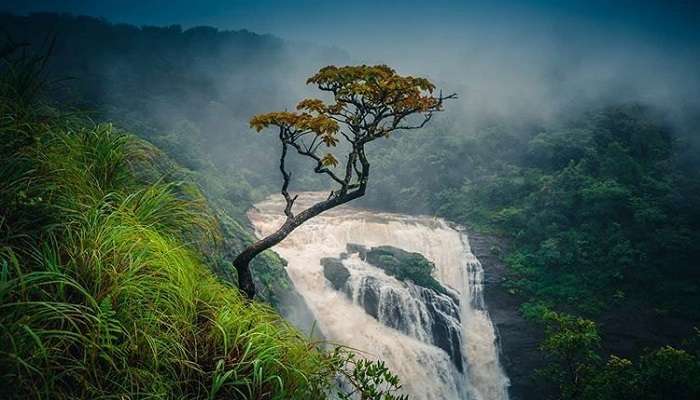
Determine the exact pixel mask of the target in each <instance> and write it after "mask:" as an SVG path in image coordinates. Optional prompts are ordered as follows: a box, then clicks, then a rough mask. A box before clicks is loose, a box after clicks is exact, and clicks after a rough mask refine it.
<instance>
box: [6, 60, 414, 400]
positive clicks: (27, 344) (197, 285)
mask: <svg viewBox="0 0 700 400" xmlns="http://www.w3.org/2000/svg"><path fill="white" fill-rule="evenodd" d="M5 56H6V58H5V59H4V60H3V65H2V66H1V67H0V68H1V69H0V137H2V141H1V143H2V146H1V147H0V182H1V185H0V211H1V212H0V309H1V310H2V312H1V313H0V382H1V385H0V394H1V395H2V396H1V397H3V398H8V399H14V398H17V399H27V398H37V399H38V398H56V399H73V398H93V399H99V398H135V399H145V398H173V399H182V398H191V399H215V398H238V399H251V398H259V399H288V398H298V399H316V398H323V397H325V396H326V395H328V394H329V393H331V392H334V391H335V389H333V388H334V386H335V382H336V379H337V378H339V377H344V376H345V377H347V378H346V379H347V380H349V382H350V387H351V388H352V389H351V390H359V391H361V392H362V393H363V394H365V393H369V394H372V396H374V397H371V396H368V397H364V398H368V399H369V398H372V399H392V398H396V397H392V396H394V395H393V393H394V392H395V391H396V390H398V388H399V387H400V385H399V382H398V378H396V377H395V376H394V375H393V374H391V373H390V372H389V371H388V370H386V368H385V367H384V366H383V364H381V363H380V362H379V363H375V362H371V361H362V362H361V363H360V362H357V361H355V359H354V356H353V355H352V354H351V353H349V352H348V351H346V350H344V349H342V348H339V349H336V350H335V351H332V352H327V351H326V350H324V349H322V348H321V347H320V345H319V344H317V343H313V342H310V341H309V340H308V339H307V338H305V337H304V336H302V335H301V334H300V333H299V332H298V331H297V330H296V329H294V328H293V327H291V326H290V325H289V324H288V323H287V322H286V321H284V320H283V319H282V318H281V317H280V316H279V315H278V314H277V313H276V312H275V311H274V310H273V309H272V308H271V307H270V306H268V305H265V304H263V303H258V302H251V301H247V300H244V299H243V298H242V297H241V295H240V294H239V291H238V289H237V288H236V287H234V286H231V285H230V284H228V283H226V282H225V281H223V280H221V279H217V277H216V276H215V275H214V274H212V272H211V270H212V268H211V267H210V265H209V262H212V260H214V259H215V258H216V257H217V256H216V255H217V254H219V251H217V250H216V249H219V248H220V246H222V242H221V241H222V237H221V231H220V224H219V222H218V221H217V219H216V216H215V215H214V213H213V211H212V209H211V207H210V205H209V204H208V202H207V201H206V199H205V198H204V196H203V195H202V193H201V192H200V190H199V188H198V186H197V185H196V183H195V182H194V181H193V180H191V179H188V178H187V177H186V176H184V177H180V179H178V176H179V175H180V174H181V173H182V171H179V170H178V169H177V168H175V167H176V165H174V164H173V163H172V162H171V161H169V160H168V159H167V156H165V155H164V154H163V153H161V152H160V150H158V149H157V148H156V147H154V146H153V145H151V144H149V143H148V142H145V141H143V140H141V139H138V138H136V137H135V136H133V135H130V134H128V133H125V132H122V131H120V130H118V129H116V128H114V127H113V126H112V125H110V124H98V123H95V122H93V121H91V120H89V119H88V118H86V117H85V116H83V115H80V114H79V113H76V112H64V111H60V110H58V109H56V108H54V107H51V106H49V105H48V102H47V101H46V98H45V97H44V92H43V89H44V88H45V87H46V85H47V84H48V83H49V82H48V81H47V80H46V77H45V74H44V66H45V59H44V58H43V57H32V56H23V57H19V58H12V59H10V58H9V57H7V55H5ZM173 168H175V169H173ZM351 377H352V378H353V379H355V380H354V381H353V380H352V379H350V378H351ZM356 382H357V383H358V384H362V386H361V387H355V386H353V385H354V383H356ZM345 393H346V392H345V391H342V390H341V391H340V394H345Z"/></svg>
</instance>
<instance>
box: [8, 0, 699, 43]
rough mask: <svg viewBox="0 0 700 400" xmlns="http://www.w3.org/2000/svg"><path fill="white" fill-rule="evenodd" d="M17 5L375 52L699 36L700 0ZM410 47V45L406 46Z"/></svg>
mask: <svg viewBox="0 0 700 400" xmlns="http://www.w3.org/2000/svg"><path fill="white" fill-rule="evenodd" d="M0 9H4V10H10V11H14V12H18V13H26V12H31V11H48V10H51V11H61V12H70V13H73V14H86V15H93V16H101V17H105V18H107V19H109V20H111V21H113V22H126V23H131V24H135V25H171V24H180V25H182V26H183V27H191V26H197V25H211V26H216V27H218V28H220V29H234V30H237V29H248V30H251V31H253V32H257V33H271V34H274V35H277V36H280V37H282V38H286V39H292V40H299V41H309V42H315V43H320V44H325V45H335V46H339V47H342V48H345V49H347V50H349V51H351V52H358V53H360V51H359V50H362V49H368V48H369V50H370V52H371V53H373V54H381V52H382V51H387V50H389V49H387V45H390V44H393V45H394V47H402V46H397V44H398V43H406V45H408V44H410V43H411V42H414V41H420V42H431V41H435V40H440V39H444V38H445V37H448V38H454V37H455V36H457V37H459V36H463V35H468V34H475V30H476V31H483V30H484V28H488V30H489V31H490V32H491V34H498V32H499V31H510V30H511V29H512V28H513V26H514V25H515V26H517V27H518V29H521V30H522V31H521V33H522V34H524V35H529V34H534V35H537V34H543V33H549V34H557V35H563V36H567V35H572V34H575V33H576V32H580V31H587V32H589V33H595V32H600V31H605V32H613V33H617V34H618V35H620V34H622V35H627V36H636V37H644V38H645V39H646V40H648V41H650V42H656V43H659V44H660V43H673V42H676V43H693V42H694V43H695V44H697V43H698V42H699V41H700V28H698V26H700V2H698V1H697V0H684V1H682V0H663V1H644V0H635V1H631V0H615V1H611V0H569V1H554V0H521V1H512V0H510V1H508V0H502V1H495V0H494V1H469V0H462V1H456V0H423V1H419V0H403V1H381V0H353V1H337V0H299V1H285V0H199V1H183V0H64V1H60V0H5V1H3V2H2V5H0ZM404 50H405V49H404Z"/></svg>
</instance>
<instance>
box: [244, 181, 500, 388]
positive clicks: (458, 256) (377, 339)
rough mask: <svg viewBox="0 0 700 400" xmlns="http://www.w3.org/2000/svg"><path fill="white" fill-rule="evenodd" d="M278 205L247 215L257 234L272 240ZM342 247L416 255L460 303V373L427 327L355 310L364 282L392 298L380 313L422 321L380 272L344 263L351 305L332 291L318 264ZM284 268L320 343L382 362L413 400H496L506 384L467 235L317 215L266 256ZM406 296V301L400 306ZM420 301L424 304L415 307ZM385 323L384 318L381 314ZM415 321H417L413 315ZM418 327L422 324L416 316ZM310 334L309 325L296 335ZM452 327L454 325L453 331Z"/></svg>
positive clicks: (338, 212) (403, 219)
mask: <svg viewBox="0 0 700 400" xmlns="http://www.w3.org/2000/svg"><path fill="white" fill-rule="evenodd" d="M318 196H319V194H316V193H302V194H301V195H300V198H299V199H298V200H297V204H296V205H295V210H296V211H298V210H300V209H302V208H303V207H304V206H305V205H308V204H309V202H310V201H313V200H315V199H316V200H318V199H319V197H318ZM282 208H283V200H282V198H281V196H272V197H270V198H268V199H266V200H265V201H262V202H260V203H258V204H256V205H255V206H254V208H253V209H251V210H250V211H249V213H248V217H249V218H250V220H251V222H252V223H253V226H254V227H255V229H256V234H257V235H258V236H259V237H261V236H264V235H267V234H269V233H271V232H273V231H274V230H275V229H276V228H277V227H278V226H280V225H281V224H282V222H283V221H284V215H283V213H282ZM348 243H356V244H361V245H364V246H368V247H373V246H380V245H389V246H394V247H397V248H400V249H403V250H406V251H411V252H417V253H420V254H422V255H423V256H424V257H426V258H427V259H428V260H430V261H432V262H433V263H435V266H436V269H435V274H434V276H435V278H436V279H437V280H438V281H439V282H440V283H441V284H442V285H443V286H445V287H447V288H449V289H453V290H454V291H456V292H457V293H458V296H459V318H458V319H455V321H456V323H457V324H459V323H460V321H461V338H459V339H458V340H456V343H455V345H456V346H461V354H462V363H463V364H464V368H463V370H464V372H463V373H462V372H460V371H459V370H458V368H456V367H455V363H454V362H453V361H452V360H451V359H450V356H449V355H448V354H447V353H446V352H445V351H444V350H442V349H440V348H439V347H437V346H435V345H433V344H432V343H431V341H430V336H431V332H430V331H429V328H428V327H426V326H419V325H416V326H415V327H404V328H403V329H400V330H399V329H394V328H391V327H389V326H387V324H386V323H382V322H380V321H382V317H381V315H380V316H379V318H378V319H375V318H374V317H372V316H371V315H369V314H368V313H367V312H366V311H365V309H364V308H363V307H362V305H361V304H360V302H359V301H358V296H357V294H358V293H361V291H362V290H365V289H364V288H363V287H361V285H362V284H363V282H366V281H367V277H372V280H373V281H374V282H379V284H380V285H381V286H382V287H385V288H386V289H390V290H382V292H388V293H391V296H381V298H380V300H379V301H380V303H381V304H380V305H379V307H380V308H381V309H383V310H396V312H398V313H405V314H406V315H405V316H404V319H406V318H418V317H415V316H412V315H413V314H416V313H421V312H422V313H423V314H421V315H424V314H425V312H424V311H422V309H423V308H424V306H425V305H424V304H417V302H420V301H421V298H420V297H417V296H416V295H415V293H416V290H415V288H413V287H412V285H411V284H410V283H405V282H399V281H398V280H396V279H395V278H393V277H391V276H388V275H386V274H385V273H384V272H383V271H381V270H380V269H378V268H375V267H373V266H372V265H369V264H367V263H365V262H363V261H361V260H360V259H359V258H358V257H357V255H351V256H350V257H349V258H347V259H346V260H343V264H344V265H345V267H346V268H347V269H348V270H349V271H350V273H351V277H350V279H349V280H348V283H347V284H348V285H350V287H349V288H348V290H349V292H350V293H353V295H352V296H348V295H347V294H346V293H343V292H342V291H339V290H336V289H334V288H333V287H332V286H331V284H330V283H329V282H328V281H327V280H326V278H325V277H324V274H323V268H322V266H321V264H320V260H321V258H324V257H339V255H340V254H341V253H344V252H345V251H346V245H347V244H348ZM273 250H274V251H275V252H277V253H278V254H279V255H280V256H281V257H283V258H284V259H286V260H287V261H288V266H287V272H288V273H289V276H290V278H291V280H292V282H293V283H294V285H295V287H296V289H297V290H298V292H299V293H300V294H301V296H302V297H303V298H304V299H305V301H306V302H307V304H308V307H309V308H310V310H311V312H312V313H313V314H314V317H315V318H316V320H317V326H318V328H319V329H320V331H321V332H322V334H323V336H324V337H325V338H326V339H327V340H328V341H329V342H332V343H339V344H343V345H347V346H350V347H352V348H355V349H359V350H362V351H363V352H365V353H364V355H365V356H366V357H368V358H381V359H383V360H385V361H386V363H387V365H388V366H389V367H390V368H391V369H392V370H393V371H394V372H395V373H397V374H398V375H399V377H400V378H401V382H402V384H403V387H404V390H405V392H406V393H407V394H409V395H411V398H413V399H420V400H432V399H435V400H437V399H471V400H504V399H507V398H508V395H507V388H508V384H509V382H508V378H507V377H506V376H505V373H504V372H503V369H502V368H501V366H500V364H499V360H498V347H497V343H496V342H497V341H496V336H495V332H494V327H493V324H492V323H491V320H490V318H489V314H488V312H487V310H486V309H485V307H484V303H483V296H482V280H483V269H482V268H481V264H480V263H479V260H477V259H476V257H474V255H473V254H472V253H471V251H470V248H469V240H468V238H467V235H466V234H465V233H464V232H462V231H461V230H460V229H459V227H454V226H451V225H450V224H448V223H447V222H446V221H444V220H442V219H437V218H431V217H424V216H409V215H402V214H394V213H382V212H376V211H369V210H362V209H357V208H352V207H350V206H342V207H338V208H336V209H333V210H330V211H328V212H326V213H324V214H321V215H319V216H317V217H315V218H313V219H311V220H309V221H307V222H306V223H305V224H303V225H302V226H301V227H299V228H297V229H296V230H295V231H294V232H293V233H292V234H291V235H289V237H287V238H286V239H285V240H284V241H282V242H281V243H280V244H278V245H277V246H275V247H274V248H273ZM408 296H413V297H411V298H409V297H408ZM422 301H425V300H422ZM385 314H386V312H385ZM416 315H417V314H416ZM423 318H424V317H423ZM299 328H300V329H302V330H305V331H307V332H308V331H309V330H310V326H300V327H299ZM458 328H459V325H458Z"/></svg>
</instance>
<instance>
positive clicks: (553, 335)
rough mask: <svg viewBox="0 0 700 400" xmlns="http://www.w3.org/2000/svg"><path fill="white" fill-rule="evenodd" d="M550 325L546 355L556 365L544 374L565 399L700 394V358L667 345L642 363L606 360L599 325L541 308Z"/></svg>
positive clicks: (657, 399) (607, 399) (655, 399)
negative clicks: (598, 329)
mask: <svg viewBox="0 0 700 400" xmlns="http://www.w3.org/2000/svg"><path fill="white" fill-rule="evenodd" d="M538 319H539V320H540V321H541V322H542V323H544V325H545V340H544V342H543V343H542V345H541V348H542V350H543V351H544V352H545V354H546V355H547V357H548V358H549V359H550V361H551V364H550V365H549V366H548V367H547V368H545V369H543V370H540V371H538V374H539V376H540V377H541V378H543V379H545V380H546V381H548V382H550V383H551V382H554V383H556V385H557V386H558V387H559V393H560V398H562V399H585V400H612V399H615V400H625V399H630V400H632V399H640V400H647V399H648V400H660V399H694V398H697V396H698V395H700V353H697V352H695V353H693V352H692V351H688V350H683V349H677V348H674V347H671V346H665V347H662V348H660V349H657V350H654V351H648V352H647V353H646V354H644V355H642V356H641V357H640V359H639V361H638V362H636V363H635V362H632V361H630V360H628V359H625V358H620V357H617V356H615V355H610V356H609V358H608V360H607V361H605V362H604V361H603V359H602V357H601V355H600V354H601V346H600V345H601V339H600V337H599V335H598V331H597V327H596V324H595V323H594V322H593V321H590V320H586V319H583V318H580V317H574V316H571V315H567V314H563V313H556V312H553V311H550V310H548V309H546V308H540V309H539V317H538Z"/></svg>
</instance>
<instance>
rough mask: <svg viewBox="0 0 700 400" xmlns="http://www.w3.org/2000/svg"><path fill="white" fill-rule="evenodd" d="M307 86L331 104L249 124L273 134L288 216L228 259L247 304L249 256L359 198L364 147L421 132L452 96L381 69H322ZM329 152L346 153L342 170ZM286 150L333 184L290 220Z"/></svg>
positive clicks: (308, 105) (306, 105)
mask: <svg viewBox="0 0 700 400" xmlns="http://www.w3.org/2000/svg"><path fill="white" fill-rule="evenodd" d="M306 83H307V84H314V85H316V86H318V88H319V89H320V90H321V91H323V92H328V93H329V95H332V100H331V101H330V102H324V101H323V100H320V99H305V100H302V101H301V102H300V103H299V104H298V105H297V111H294V112H292V111H280V112H271V113H267V114H260V115H256V116H254V117H253V118H252V119H251V120H250V126H251V127H252V128H255V129H256V130H257V131H258V132H260V131H261V130H263V129H265V128H275V129H276V130H277V133H278V135H279V140H280V144H281V146H282V154H281V156H280V167H279V168H280V172H281V173H282V179H283V183H282V190H281V193H282V196H284V200H285V201H286V206H285V208H284V214H285V215H286V217H287V218H286V220H285V222H284V223H283V224H282V226H281V227H279V229H277V231H275V232H274V233H272V234H271V235H269V236H267V237H265V238H263V239H260V240H258V241H257V242H255V243H253V244H252V245H250V246H249V247H248V248H246V249H245V250H243V252H242V253H240V254H239V255H238V256H237V257H236V259H235V260H234V261H233V264H234V266H235V267H236V270H237V272H238V283H239V287H240V289H241V290H242V291H243V292H244V293H245V295H246V296H247V297H248V298H251V299H252V298H253V297H254V296H255V284H254V283H253V278H252V276H251V272H250V262H251V260H252V259H253V258H254V257H255V256H256V255H258V254H260V253H261V252H262V251H264V250H267V249H269V248H270V247H272V246H274V245H276V244H277V243H279V242H281V241H282V240H283V239H284V238H286V237H287V236H288V235H289V234H290V233H291V232H292V231H293V230H294V229H296V228H297V227H298V226H300V225H301V224H303V223H304V222H306V221H307V220H309V219H310V218H313V217H315V216H317V215H319V214H320V213H322V212H324V211H326V210H329V209H331V208H333V207H336V206H339V205H341V204H344V203H347V202H349V201H351V200H354V199H357V198H359V197H362V196H363V195H364V194H365V190H366V189H367V180H368V178H369V168H370V163H369V160H368V159H367V156H366V154H365V145H366V144H367V143H369V142H372V141H374V140H375V139H378V138H381V137H386V136H387V135H389V134H390V133H391V132H394V131H398V130H412V129H420V128H422V127H423V126H425V125H426V124H427V123H428V121H430V119H431V118H432V116H433V114H434V113H435V112H438V111H442V105H443V102H444V101H445V100H448V99H453V98H456V97H457V96H456V94H451V95H448V96H443V95H442V92H440V93H439V94H438V95H434V94H433V93H434V91H435V85H433V84H432V83H431V82H430V81H428V80H427V79H425V78H416V77H412V76H401V75H398V74H397V73H396V71H394V70H393V69H391V68H389V67H387V66H386V65H376V66H366V65H362V66H347V67H336V66H328V67H324V68H322V69H321V70H320V71H319V72H318V73H317V74H316V75H314V76H312V77H311V78H309V79H308V80H307V81H306ZM329 97H330V96H329ZM341 142H345V143H341ZM338 144H341V146H339V147H338ZM330 148H337V149H341V150H339V151H344V152H345V153H346V154H347V155H346V157H345V159H344V161H343V165H340V164H339V161H338V159H337V158H336V157H335V156H334V155H333V154H332V153H331V152H330ZM290 150H291V151H292V152H293V151H296V152H297V153H298V154H300V155H301V156H304V157H308V158H310V159H312V160H313V162H315V167H314V172H315V173H317V174H321V175H325V176H326V178H327V179H329V180H330V181H331V183H332V184H333V185H334V189H333V190H331V191H330V194H329V195H328V197H327V198H326V200H323V201H320V202H318V203H316V204H314V205H312V206H311V207H309V208H307V209H305V210H303V211H301V212H299V213H297V214H295V213H294V212H293V211H292V208H293V206H294V202H295V200H296V199H297V196H292V195H290V194H289V191H288V189H289V183H290V181H291V179H292V173H291V172H290V171H289V170H288V169H287V167H286V166H285V161H286V159H287V154H288V153H289V151H290Z"/></svg>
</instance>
